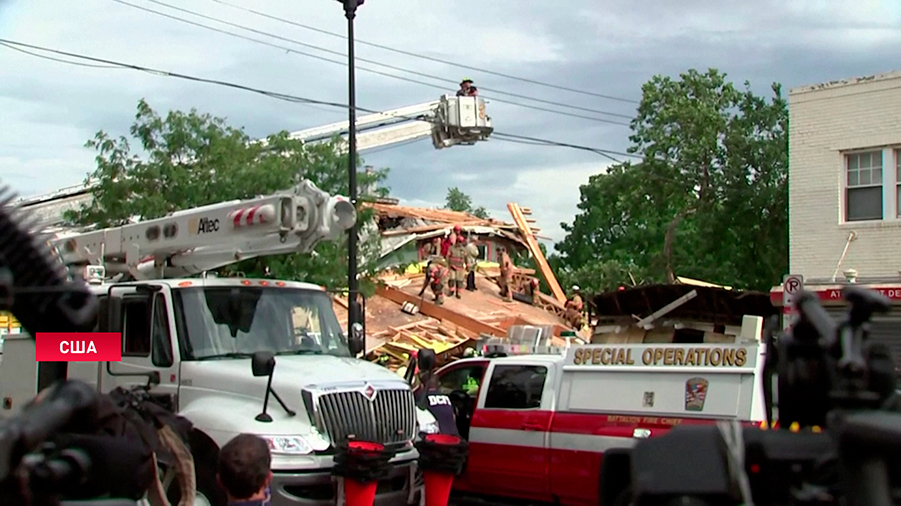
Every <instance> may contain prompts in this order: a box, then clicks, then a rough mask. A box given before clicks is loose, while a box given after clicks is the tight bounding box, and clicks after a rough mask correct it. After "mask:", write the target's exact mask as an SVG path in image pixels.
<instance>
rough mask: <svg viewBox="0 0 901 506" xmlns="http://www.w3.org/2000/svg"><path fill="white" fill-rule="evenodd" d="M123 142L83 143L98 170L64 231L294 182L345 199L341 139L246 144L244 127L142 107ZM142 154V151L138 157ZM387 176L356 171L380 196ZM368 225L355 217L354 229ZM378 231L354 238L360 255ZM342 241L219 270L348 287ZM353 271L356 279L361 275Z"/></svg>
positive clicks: (369, 255)
mask: <svg viewBox="0 0 901 506" xmlns="http://www.w3.org/2000/svg"><path fill="white" fill-rule="evenodd" d="M130 133H131V137H132V138H133V139H134V142H135V143H136V144H137V145H138V146H140V149H139V150H133V149H132V145H131V143H130V142H129V139H127V138H126V137H125V136H121V137H118V138H114V137H113V136H111V135H109V134H108V133H106V132H104V131H102V130H101V131H99V132H98V133H97V134H96V135H95V136H94V138H93V139H91V140H90V141H88V142H87V144H86V145H87V147H90V148H93V149H95V150H96V151H97V156H96V161H97V168H96V169H95V170H94V171H93V173H91V174H90V175H89V176H88V181H91V182H93V183H95V186H94V188H93V190H92V194H93V199H92V202H91V203H90V204H89V205H87V206H84V207H82V208H81V209H79V210H76V211H69V212H67V213H66V220H67V221H68V222H69V223H70V224H72V225H82V226H84V225H96V226H99V227H109V226H115V225H122V224H126V223H128V222H130V220H132V219H134V218H140V219H145V220H146V219H154V218H159V217H162V216H165V215H166V214H168V213H171V212H173V211H178V210H182V209H189V208H193V207H198V206H203V205H208V204H214V203H217V202H223V201H228V200H235V199H249V198H254V197H256V196H259V195H268V194H271V193H274V192H277V191H281V190H286V189H288V188H290V187H292V186H293V185H294V183H295V180H296V178H297V177H299V176H301V177H304V178H307V179H309V180H311V181H313V182H314V183H315V184H316V185H317V186H319V188H321V189H322V190H324V191H327V192H329V193H332V194H343V195H347V193H348V180H347V167H348V159H347V156H346V155H345V154H344V153H346V151H345V150H344V149H343V141H341V140H340V139H335V140H333V141H331V142H328V143H321V144H314V145H305V144H303V143H302V142H301V141H299V140H292V139H289V138H288V134H287V132H280V133H278V134H275V135H271V136H269V137H268V138H266V141H265V143H258V142H252V140H251V139H250V138H249V137H248V135H247V134H246V133H244V131H243V130H242V129H238V128H234V127H232V126H229V125H228V124H227V123H226V120H225V119H224V118H218V117H213V116H211V115H209V114H201V113H198V112H197V111H196V110H194V109H192V110H191V111H190V112H187V113H185V112H181V111H171V112H169V113H168V114H167V115H166V117H165V118H164V117H161V116H160V115H159V114H157V113H156V112H155V111H154V110H153V109H152V108H151V107H150V105H148V104H147V102H145V101H144V100H141V101H140V102H139V103H138V107H137V114H136V117H135V122H134V124H133V125H132V126H131V129H130ZM139 153H140V154H139ZM386 177H387V169H383V170H379V171H373V173H371V174H364V173H360V174H359V175H358V176H357V180H358V184H359V185H360V186H361V187H363V186H364V185H366V184H370V183H375V184H376V185H378V186H377V188H378V190H377V193H378V194H379V195H385V194H387V189H386V188H384V187H383V186H382V185H381V183H383V182H384V181H385V179H386ZM371 219H372V215H371V211H369V210H366V209H364V210H361V212H360V221H359V223H361V224H365V223H368V222H369V220H371ZM378 243H379V237H378V234H377V233H375V234H368V237H366V238H365V240H361V245H360V257H362V258H366V259H368V260H369V262H370V263H371V262H374V261H375V260H377V258H376V257H377V256H378V255H377V253H376V252H377V251H378V247H379V244H378ZM346 244H347V243H346V239H343V240H339V241H336V242H324V243H321V244H320V245H319V246H317V248H316V250H315V252H314V254H306V255H303V254H291V255H278V256H271V257H261V258H256V259H251V260H247V261H244V262H240V263H238V264H234V265H232V266H228V267H227V268H225V269H224V270H225V271H228V272H236V271H240V272H244V273H245V274H247V275H249V276H262V275H263V273H264V272H265V270H266V268H267V267H268V269H269V272H270V274H271V275H272V276H274V277H278V278H283V279H291V280H303V281H309V282H312V283H317V284H321V285H325V286H328V287H346V286H347V253H346V252H347V247H346ZM369 267H370V265H369V264H365V265H362V266H361V272H362V271H365V270H366V269H367V268H369Z"/></svg>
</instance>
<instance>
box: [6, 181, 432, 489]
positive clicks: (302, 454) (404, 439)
mask: <svg viewBox="0 0 901 506" xmlns="http://www.w3.org/2000/svg"><path fill="white" fill-rule="evenodd" d="M355 221H356V211H355V209H354V206H353V205H352V204H351V203H350V202H349V201H348V200H347V199H345V198H343V197H339V196H330V195H328V194H327V193H325V192H323V191H321V190H320V189H319V188H317V187H316V186H315V185H313V184H312V183H311V182H309V181H301V182H300V183H299V184H297V185H296V186H295V187H294V188H293V189H291V190H289V191H285V192H281V193H277V194H274V195H270V196H266V197H260V198H256V199H252V200H247V201H233V202H226V203H221V204H214V205H210V206H204V207H199V208H195V209H190V210H186V211H179V212H176V213H173V214H171V215H169V216H166V217H163V218H159V219H155V220H148V221H145V222H139V223H135V224H130V225H124V226H120V227H113V228H107V229H103V230H96V231H89V232H85V233H77V234H70V235H68V236H64V237H59V238H57V239H54V240H52V241H51V244H52V245H53V246H54V247H55V249H56V251H57V253H58V255H59V256H60V258H61V259H62V261H63V262H64V263H66V264H67V265H69V266H70V268H73V267H83V272H84V273H85V276H86V278H87V281H88V283H89V284H90V285H91V286H92V289H93V291H94V293H95V294H96V295H97V296H98V297H99V299H100V308H101V309H100V313H99V315H98V319H97V325H96V330H97V331H100V332H117V333H121V335H122V360H121V362H101V363H98V362H70V363H69V364H68V377H69V378H73V379H79V380H82V381H86V382H88V383H90V384H93V385H96V386H97V388H98V389H99V390H100V391H102V392H109V391H111V390H113V389H115V388H116V387H120V386H121V387H126V388H127V387H133V386H136V385H141V384H146V385H150V390H149V392H150V393H151V394H152V395H154V396H155V397H156V398H157V399H158V400H160V401H161V402H163V403H164V404H166V405H167V406H169V407H170V409H172V410H173V411H174V412H176V413H178V414H180V415H182V416H184V417H186V418H187V419H188V420H190V421H191V422H192V423H193V424H194V427H195V431H194V433H193V435H192V438H191V441H190V444H191V449H192V453H193V454H194V458H195V466H196V474H197V496H196V498H195V504H214V505H218V504H224V502H223V499H224V498H223V497H222V496H221V492H220V491H219V489H218V487H217V485H216V478H215V472H216V470H215V469H216V468H215V466H216V462H215V460H214V459H215V456H216V455H217V453H218V448H220V447H221V446H222V445H223V444H225V443H226V442H227V441H229V440H230V439H231V438H232V437H234V436H235V435H237V434H239V433H244V432H249V433H253V434H257V435H260V436H261V437H263V438H265V439H266V440H267V441H268V442H269V445H270V448H271V449H272V453H273V461H272V470H273V472H274V479H273V484H272V504H273V505H288V504H290V505H298V504H303V505H326V504H328V505H333V504H335V503H336V499H337V498H336V486H335V484H334V482H333V480H332V478H331V476H330V468H331V467H332V465H333V454H334V446H335V445H336V444H337V443H339V442H341V441H343V440H346V439H347V438H348V437H350V436H353V437H355V438H357V439H359V440H366V441H374V442H378V443H383V444H385V445H386V446H390V447H394V448H396V449H397V456H396V457H395V460H394V462H395V467H394V471H393V474H392V475H391V476H390V477H389V478H388V479H386V480H385V481H384V483H380V485H379V489H378V495H377V500H376V504H380V505H382V504H384V505H388V504H391V505H407V504H410V503H412V502H414V501H415V500H416V497H415V496H416V494H418V492H419V487H418V486H417V485H416V480H415V460H416V458H417V453H416V451H415V449H414V448H413V446H412V442H413V439H414V438H415V437H416V434H418V431H424V432H436V431H437V425H436V424H435V423H434V418H432V417H431V416H430V415H429V414H428V413H427V412H424V411H420V410H417V408H416V406H415V405H414V401H413V396H412V393H411V391H410V386H409V385H408V384H407V383H406V382H405V381H404V380H403V379H402V378H400V377H399V376H397V375H396V374H394V373H392V372H390V371H389V370H387V369H385V368H383V367H380V366H378V365H376V364H373V363H370V362H366V361H363V360H359V359H357V358H356V356H357V355H358V353H359V352H360V351H361V350H362V349H363V336H362V332H361V329H360V328H355V329H353V330H352V331H351V332H350V334H351V335H350V336H349V337H348V336H346V335H345V334H344V332H343V331H342V328H341V326H340V325H339V323H338V320H337V318H336V316H335V313H334V310H333V307H332V300H331V298H330V296H329V294H328V293H327V292H326V291H325V290H324V289H323V288H322V287H320V286H316V285H312V284H308V283H300V282H293V281H281V280H275V279H244V278H231V277H230V278H219V277H215V276H208V275H206V274H205V273H206V272H207V271H210V270H212V269H216V268H219V267H222V266H225V265H229V264H232V263H234V262H236V261H239V260H243V259H247V258H253V257H258V256H264V255H275V254H282V253H294V252H310V251H312V249H313V248H314V247H315V245H316V244H318V243H319V242H320V241H323V240H333V239H335V238H337V237H338V236H339V235H340V234H342V233H344V232H346V230H348V229H349V228H351V226H352V225H353V224H354V222H355ZM124 279H128V281H124ZM259 352H263V353H266V352H269V353H272V354H274V356H275V360H276V365H275V368H274V370H273V371H272V372H271V373H268V374H271V378H270V377H268V376H267V375H263V376H259V375H258V374H257V375H255V374H254V372H253V371H252V367H251V364H252V361H253V357H254V356H255V354H258V353H259ZM257 356H259V355H257ZM43 366H46V364H45V363H41V364H39V363H36V362H35V347H34V340H32V339H30V338H28V336H24V335H21V334H19V335H12V334H10V335H7V336H6V343H5V349H4V360H3V361H2V363H0V390H2V398H3V404H2V410H0V416H2V417H8V416H10V415H12V414H15V413H16V412H18V410H20V409H21V407H22V406H23V404H25V403H26V402H27V401H28V400H30V399H31V398H33V397H34V396H35V394H36V392H37V391H38V390H39V389H40V388H42V387H43V386H46V385H44V384H42V381H41V377H42V371H41V368H42V367H43ZM267 381H271V385H272V388H271V389H268V388H267ZM273 398H274V400H275V401H277V402H275V403H270V402H268V401H269V400H270V399H273ZM417 417H421V418H420V419H419V420H417ZM172 488H176V487H174V486H173V487H172Z"/></svg>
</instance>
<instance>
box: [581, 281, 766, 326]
mask: <svg viewBox="0 0 901 506" xmlns="http://www.w3.org/2000/svg"><path fill="white" fill-rule="evenodd" d="M692 291H695V292H696V293H697V295H696V296H695V297H693V298H692V299H690V300H688V301H687V302H685V303H683V304H682V305H680V306H679V307H676V308H675V309H673V310H672V311H670V312H669V313H668V314H667V317H668V318H683V319H692V320H701V321H712V322H714V323H723V324H727V323H731V324H741V321H742V317H743V316H744V315H755V316H762V317H764V318H766V317H768V316H771V315H774V314H776V308H775V307H773V305H772V303H770V296H769V294H766V293H762V292H740V291H737V290H727V289H724V288H719V287H713V286H698V285H691V284H673V285H648V286H639V287H635V288H629V289H625V290H619V291H615V292H607V293H602V294H600V295H598V296H596V297H595V298H594V299H593V301H592V302H593V303H594V306H595V308H596V313H597V315H598V316H599V317H604V316H631V315H634V316H637V317H640V318H644V317H647V316H649V315H651V314H652V313H654V312H655V311H658V310H660V309H662V308H663V307H665V306H666V305H667V304H670V303H672V302H674V301H676V300H677V299H679V298H680V297H684V296H686V295H688V294H689V293H690V292H692Z"/></svg>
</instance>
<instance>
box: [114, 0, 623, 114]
mask: <svg viewBox="0 0 901 506" xmlns="http://www.w3.org/2000/svg"><path fill="white" fill-rule="evenodd" d="M112 1H113V2H116V3H119V4H122V5H127V6H129V7H133V8H135V9H140V10H142V11H146V12H149V13H151V14H156V15H158V16H162V17H166V18H169V19H172V20H175V21H179V22H181V23H186V24H189V25H192V26H197V27H199V28H203V29H206V30H212V31H214V32H218V33H221V34H224V35H228V36H231V37H237V38H239V39H243V40H247V41H250V42H255V43H257V44H263V45H266V46H269V47H273V48H276V49H280V50H283V51H286V52H288V53H293V54H299V55H302V56H306V57H308V58H314V59H317V60H321V61H325V62H329V63H334V64H337V65H341V66H342V67H346V66H347V62H344V61H339V60H332V59H330V58H325V57H323V56H319V55H315V54H310V53H306V52H303V51H297V50H295V49H292V48H289V47H286V46H281V45H278V44H273V43H271V42H267V41H264V40H260V39H255V38H253V37H247V36H244V35H241V34H238V33H235V32H230V31H228V30H222V29H220V28H216V27H213V26H209V25H205V24H203V23H197V22H195V21H191V20H187V19H184V18H180V17H178V16H173V15H171V14H166V13H163V12H159V11H156V10H153V9H149V8H147V7H142V6H140V5H135V4H132V3H129V2H126V1H125V0H112ZM147 1H149V2H152V3H155V4H159V5H163V6H166V7H168V8H171V9H174V10H178V11H182V12H187V13H188V14H191V15H194V16H198V17H201V18H205V19H210V20H212V21H215V22H217V23H222V24H225V25H229V26H234V27H237V28H240V29H242V30H247V31H250V32H254V33H259V34H262V35H264V36H267V37H272V38H275V39H279V40H283V41H287V42H291V43H293V44H297V45H299V46H304V47H309V48H312V49H316V50H319V51H324V52H327V53H332V54H336V55H339V56H346V55H345V54H344V53H341V52H340V51H333V50H330V49H327V48H323V47H320V46H316V45H313V44H307V43H304V42H300V41H297V40H293V39H289V38H286V37H281V36H279V35H275V34H271V33H268V32H265V31H261V30H256V29H254V28H249V27H246V26H243V25H240V24H237V23H232V22H229V21H224V20H221V19H218V18H215V17H212V16H207V15H205V14H200V13H197V12H193V11H190V10H187V9H183V8H181V7H175V6H172V5H169V4H166V3H164V2H160V1H158V0H147ZM357 60H359V61H363V62H366V63H371V64H374V65H379V66H382V67H386V68H390V69H392V70H397V71H400V72H407V73H410V74H414V75H418V76H422V77H427V78H430V79H436V80H440V81H445V82H449V83H454V84H456V81H454V80H450V79H446V78H443V77H438V76H433V75H431V74H426V73H423V72H418V71H415V70H409V69H404V68H402V67H396V66H393V65H388V64H384V63H379V62H377V61H374V60H367V59H364V58H357ZM356 68H357V69H359V70H363V71H366V72H371V73H374V74H378V75H382V76H385V77H389V78H392V79H398V80H401V81H406V82H409V83H414V84H419V85H422V86H428V87H430V88H437V89H440V90H444V91H446V90H447V88H446V87H445V86H440V85H436V84H432V83H426V82H423V81H418V80H415V79H410V78H407V77H403V76H398V75H396V74H390V73H387V72H381V71H378V70H374V69H370V68H366V67H361V66H359V65H357V66H356ZM482 89H486V88H482ZM494 91H495V93H502V94H506V95H510V96H514V97H519V98H523V99H526V100H532V101H536V102H542V103H547V104H551V105H556V106H558V107H568V108H571V109H578V110H584V111H589V112H593V113H596V114H605V115H608V116H616V117H622V118H626V119H631V118H632V117H631V116H629V115H626V114H619V113H612V112H608V111H601V110H597V109H590V108H587V107H581V106H573V105H568V104H561V103H558V102H553V101H550V100H544V99H540V98H534V97H529V96H526V95H519V94H515V93H508V92H503V91H498V90H494ZM484 98H490V99H491V100H493V101H495V102H499V103H504V104H509V105H514V106H517V107H524V108H527V109H534V110H538V111H543V112H549V113H552V114H560V115H563V116H570V117H574V118H581V119H587V120H592V121H597V122H601V123H608V124H612V125H620V126H629V124H628V123H624V122H622V121H612V120H607V119H603V118H595V117H592V116H585V115H582V114H573V113H569V112H565V111H559V110H555V109H547V108H544V107H538V106H534V105H530V104H523V103H520V102H513V101H510V100H504V99H500V98H496V97H484Z"/></svg>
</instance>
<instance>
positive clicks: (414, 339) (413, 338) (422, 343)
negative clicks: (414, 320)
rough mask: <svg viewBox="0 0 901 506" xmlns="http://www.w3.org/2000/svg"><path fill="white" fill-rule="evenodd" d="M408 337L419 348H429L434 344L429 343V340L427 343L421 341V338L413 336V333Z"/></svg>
mask: <svg viewBox="0 0 901 506" xmlns="http://www.w3.org/2000/svg"><path fill="white" fill-rule="evenodd" d="M409 337H410V340H411V341H413V342H414V343H416V344H418V345H419V346H421V347H423V348H431V347H432V346H433V345H434V343H433V342H431V340H429V341H427V340H426V339H423V338H422V337H420V336H418V335H416V334H413V333H410V334H409Z"/></svg>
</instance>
